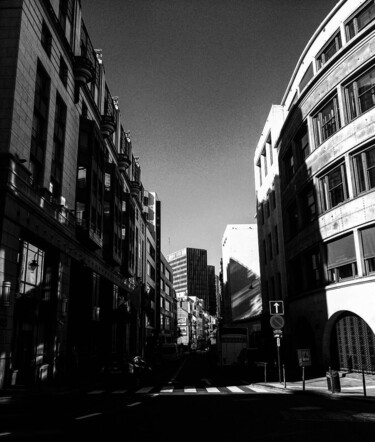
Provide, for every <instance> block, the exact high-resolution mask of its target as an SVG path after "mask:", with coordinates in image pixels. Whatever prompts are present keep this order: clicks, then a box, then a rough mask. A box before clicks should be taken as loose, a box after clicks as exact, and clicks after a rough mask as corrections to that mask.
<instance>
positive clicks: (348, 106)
mask: <svg viewBox="0 0 375 442" xmlns="http://www.w3.org/2000/svg"><path fill="white" fill-rule="evenodd" d="M374 19H375V3H374V0H371V1H369V2H366V4H365V5H363V6H362V7H361V8H360V10H358V11H357V12H356V13H355V14H354V15H353V16H351V17H350V18H349V20H348V21H347V22H346V24H345V30H346V39H347V41H349V40H350V39H352V38H353V37H354V36H355V35H356V34H357V33H358V32H360V31H361V30H362V29H363V28H364V27H365V26H367V25H368V24H369V23H370V22H372V21H373V20H374ZM341 47H342V42H341V35H340V32H339V31H337V32H336V33H335V34H334V35H333V36H332V38H331V39H330V40H329V42H328V43H327V44H326V45H325V46H324V48H323V49H322V50H321V51H320V52H319V54H318V55H317V57H316V63H317V69H318V70H319V69H320V68H321V67H322V66H323V65H324V64H326V63H327V62H328V61H329V60H330V59H331V58H332V57H333V55H334V54H335V53H337V52H338V51H339V50H340V49H341ZM313 75H314V72H313V69H312V65H311V66H310V69H308V70H307V71H306V74H305V75H304V78H303V79H302V81H301V84H300V90H302V89H303V88H304V87H305V86H306V84H307V83H308V82H309V81H310V79H311V78H312V77H313ZM374 87H375V67H372V68H370V69H369V70H368V71H366V72H364V73H362V74H360V75H359V76H358V77H357V78H354V79H352V80H351V81H350V82H349V83H347V84H345V85H344V94H343V96H344V98H345V103H344V105H343V106H342V112H341V113H340V107H341V106H340V104H341V103H339V99H338V96H337V95H335V96H332V97H330V99H329V100H328V101H326V102H325V103H324V104H323V105H322V106H321V107H320V109H319V110H318V111H317V112H315V113H314V114H313V115H312V129H313V134H314V137H313V140H314V145H313V146H310V142H309V136H308V131H307V123H304V125H302V127H301V129H300V131H299V133H297V135H296V136H295V138H294V140H293V141H292V143H291V146H290V147H289V148H288V149H287V152H286V153H285V155H284V157H283V163H284V180H285V181H284V185H286V184H287V183H288V182H289V181H290V180H291V178H292V177H293V175H294V173H295V171H296V168H298V167H299V165H301V164H302V163H303V162H304V160H305V158H306V157H307V156H308V155H309V154H310V152H311V150H313V149H315V148H316V147H318V146H319V145H321V144H322V143H323V142H324V141H325V140H327V139H328V138H329V137H330V136H332V135H333V134H334V133H336V132H337V131H338V130H339V129H340V128H341V127H342V125H343V122H342V121H341V120H342V119H344V120H345V121H347V122H350V121H352V120H353V119H355V118H356V117H358V116H359V115H361V114H363V113H364V112H366V111H367V110H369V109H371V108H372V107H374V106H375V94H374ZM340 115H341V117H340ZM342 116H343V118H342ZM267 156H269V164H270V165H272V163H273V157H272V156H273V149H272V145H271V139H270V137H269V139H267V141H266V143H265V146H264V148H263V150H262V152H261V156H260V157H259V160H258V163H257V166H258V168H259V169H258V170H259V181H260V185H262V180H263V177H265V176H267V173H268V170H267V168H268V165H267V163H268V161H267Z"/></svg>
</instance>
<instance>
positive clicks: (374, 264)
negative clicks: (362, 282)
mask: <svg viewBox="0 0 375 442" xmlns="http://www.w3.org/2000/svg"><path fill="white" fill-rule="evenodd" d="M361 238H362V250H363V259H364V260H365V272H366V275H370V274H373V273H375V227H374V226H371V227H368V228H367V229H363V230H362V231H361Z"/></svg>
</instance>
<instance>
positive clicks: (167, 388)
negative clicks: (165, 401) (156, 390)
mask: <svg viewBox="0 0 375 442" xmlns="http://www.w3.org/2000/svg"><path fill="white" fill-rule="evenodd" d="M160 393H173V388H170V387H163V388H162V389H161V390H160Z"/></svg>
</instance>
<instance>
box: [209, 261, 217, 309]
mask: <svg viewBox="0 0 375 442" xmlns="http://www.w3.org/2000/svg"><path fill="white" fill-rule="evenodd" d="M207 272H208V305H207V306H206V310H207V311H208V313H209V314H210V315H212V316H216V298H217V288H218V285H217V282H216V279H217V276H216V275H215V266H207Z"/></svg>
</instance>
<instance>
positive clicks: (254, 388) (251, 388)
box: [244, 385, 271, 393]
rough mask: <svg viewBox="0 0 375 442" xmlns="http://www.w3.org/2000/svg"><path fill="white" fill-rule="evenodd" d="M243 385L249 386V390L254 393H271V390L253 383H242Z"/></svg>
mask: <svg viewBox="0 0 375 442" xmlns="http://www.w3.org/2000/svg"><path fill="white" fill-rule="evenodd" d="M244 387H246V388H249V389H250V390H253V391H255V392H256V393H271V391H270V390H268V389H267V388H265V387H256V386H255V385H244Z"/></svg>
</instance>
